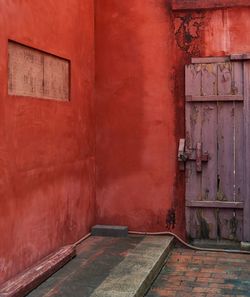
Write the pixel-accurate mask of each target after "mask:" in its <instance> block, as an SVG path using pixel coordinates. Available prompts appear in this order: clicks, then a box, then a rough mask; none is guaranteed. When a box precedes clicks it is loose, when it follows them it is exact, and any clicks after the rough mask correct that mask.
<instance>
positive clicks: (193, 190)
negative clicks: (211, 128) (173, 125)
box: [186, 103, 202, 238]
mask: <svg viewBox="0 0 250 297" xmlns="http://www.w3.org/2000/svg"><path fill="white" fill-rule="evenodd" d="M201 119H202V104H199V103H198V104H194V103H187V104H186V149H187V151H188V152H190V151H192V150H193V149H195V147H196V143H197V140H201V123H202V120H201ZM186 200H187V201H189V200H201V175H200V174H197V172H196V163H195V162H192V161H191V162H187V164H186ZM194 214H195V210H192V209H188V208H187V209H186V217H187V224H186V226H187V233H188V235H189V236H191V237H193V238H195V237H196V229H197V227H196V226H197V225H198V222H197V220H196V217H195V215H194Z"/></svg>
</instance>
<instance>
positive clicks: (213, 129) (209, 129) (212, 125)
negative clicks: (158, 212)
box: [201, 102, 217, 239]
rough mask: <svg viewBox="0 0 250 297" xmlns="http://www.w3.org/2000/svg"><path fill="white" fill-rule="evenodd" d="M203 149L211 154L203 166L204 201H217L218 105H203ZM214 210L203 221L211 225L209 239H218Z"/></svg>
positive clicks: (204, 213) (206, 210) (205, 211)
mask: <svg viewBox="0 0 250 297" xmlns="http://www.w3.org/2000/svg"><path fill="white" fill-rule="evenodd" d="M202 149H203V152H205V151H207V152H208V153H209V161H208V162H207V163H203V164H202V186H201V191H202V200H209V201H213V200H216V195H217V103H216V102H214V103H203V112H202ZM213 212H214V210H213V209H204V210H203V219H204V220H205V221H206V222H207V224H208V225H209V231H210V232H209V238H210V239H216V238H217V231H216V230H217V228H216V221H215V218H214V213H213Z"/></svg>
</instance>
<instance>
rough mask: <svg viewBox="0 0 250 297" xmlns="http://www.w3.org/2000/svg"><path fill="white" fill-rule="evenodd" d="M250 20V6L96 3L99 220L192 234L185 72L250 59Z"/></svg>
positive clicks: (130, 0)
mask: <svg viewBox="0 0 250 297" xmlns="http://www.w3.org/2000/svg"><path fill="white" fill-rule="evenodd" d="M175 2H178V1H177V0H176V1H175ZM191 2H192V1H188V0H187V1H186V2H185V3H186V4H187V7H186V8H190V3H191ZM212 2H214V1H209V0H207V1H206V5H210V6H208V7H210V8H211V6H212V5H211V4H212ZM243 2H244V1H243ZM243 2H242V3H243ZM178 3H181V1H179V2H178ZM203 4H204V2H203V1H200V4H199V1H197V2H196V4H195V8H204V7H203V6H202V5H203ZM243 4H245V6H247V4H246V1H245V2H244V3H243ZM199 5H201V7H199ZM220 5H221V6H223V5H222V2H220ZM225 5H226V6H234V5H237V6H239V5H238V4H237V3H235V1H232V2H230V0H227V1H225ZM188 6H189V7H188ZM182 8H183V9H184V8H185V7H182ZM249 16H250V9H249V7H241V8H240V7H234V8H227V9H225V8H220V9H216V10H213V9H209V10H207V9H201V10H200V9H198V10H189V9H187V10H181V11H179V10H176V11H172V8H171V1H166V0H157V1H155V0H152V1H140V0H138V1H133V0H128V1H120V0H96V33H95V36H96V110H97V111H96V115H97V117H96V119H97V129H96V131H97V138H96V139H97V150H96V156H97V165H96V168H97V222H99V223H109V224H126V225H127V224H128V226H129V228H130V229H137V230H140V231H145V230H147V231H162V230H171V231H174V232H176V233H178V234H181V235H183V236H184V233H185V208H184V204H185V202H184V199H185V197H184V193H185V181H184V176H183V173H181V172H180V171H179V170H178V164H177V161H176V159H177V147H178V141H179V138H180V137H183V136H184V65H185V64H187V63H190V58H191V57H193V56H200V57H202V56H212V55H216V56H221V55H226V54H231V53H238V52H250V37H249V36H248V35H247V33H246V32H248V31H249V29H250V17H249ZM173 213H174V214H175V225H173V216H171V214H173Z"/></svg>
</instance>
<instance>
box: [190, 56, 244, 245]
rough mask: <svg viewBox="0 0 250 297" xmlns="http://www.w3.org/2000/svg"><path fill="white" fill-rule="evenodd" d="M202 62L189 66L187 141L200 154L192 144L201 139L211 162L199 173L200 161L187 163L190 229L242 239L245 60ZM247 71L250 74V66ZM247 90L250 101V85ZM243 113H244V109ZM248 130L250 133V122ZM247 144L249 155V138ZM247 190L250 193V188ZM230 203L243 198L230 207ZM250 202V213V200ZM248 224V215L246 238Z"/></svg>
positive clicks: (196, 235) (193, 233)
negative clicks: (206, 63)
mask: <svg viewBox="0 0 250 297" xmlns="http://www.w3.org/2000/svg"><path fill="white" fill-rule="evenodd" d="M197 62H198V61H197ZM199 62H200V63H201V64H195V65H189V66H187V67H186V144H187V152H188V153H189V154H190V155H191V156H194V155H196V157H197V154H196V153H195V151H194V148H195V147H196V145H197V143H199V142H201V144H202V148H203V152H205V151H208V153H209V161H208V162H207V163H205V164H204V163H202V166H201V169H202V171H201V172H197V171H196V168H195V167H196V163H197V162H194V161H188V162H187V164H186V206H187V207H186V218H187V232H188V235H191V237H193V238H208V237H209V238H210V239H222V238H223V239H232V240H242V229H243V226H242V221H243V216H242V213H243V212H242V210H240V208H242V207H243V200H244V199H243V198H244V196H245V195H244V189H245V188H244V172H243V170H242V167H243V166H244V159H243V158H242V156H244V149H243V148H244V144H243V135H244V131H243V127H244V123H243V108H242V106H243V99H244V100H246V98H245V97H244V98H243V70H242V64H241V62H225V63H222V62H223V61H217V63H215V64H209V65H204V62H203V61H202V59H201V60H199ZM244 73H247V75H248V77H250V64H248V68H247V67H245V72H244ZM244 94H245V96H246V94H248V97H249V100H250V96H249V95H250V84H249V86H248V88H247V91H246V88H245V91H244ZM248 104H249V106H248V118H249V119H250V103H248ZM244 114H245V117H246V116H247V112H246V108H245V109H244ZM248 129H249V132H250V120H248ZM248 144H249V146H248V147H249V153H250V137H249V139H248ZM245 163H246V162H245ZM199 167H200V164H199ZM249 168H250V166H249ZM249 170H250V169H249ZM198 171H200V170H198ZM247 171H248V169H247V168H246V172H247ZM248 176H249V177H250V174H248ZM249 184H250V182H249ZM246 190H247V191H248V193H249V194H250V186H249V187H248V189H246ZM242 193H243V194H242ZM249 196H250V195H249ZM195 201H196V202H195ZM206 201H209V203H210V204H209V205H208V206H207V207H206V205H204V206H201V205H199V203H203V202H204V203H205V202H206ZM212 201H215V202H214V205H212V206H213V207H211V203H213V202H212ZM230 201H231V202H232V203H236V201H240V202H239V203H238V204H235V205H234V206H235V208H233V209H230V208H229V207H228V205H229V202H230ZM247 203H249V204H247V205H248V212H247V213H248V217H249V214H250V211H249V209H250V202H249V201H248V202H247ZM196 204H197V205H196ZM218 205H219V206H218ZM231 206H232V204H230V207H231ZM237 208H238V210H237ZM244 212H245V213H246V211H245V210H244ZM246 222H248V223H249V225H250V222H249V219H247V220H246V219H245V218H244V232H245V233H244V234H245V235H244V236H245V237H244V238H247V236H248V235H247V236H246V233H247V234H249V232H250V231H248V230H249V228H250V227H246ZM206 236H208V237H206ZM249 236H250V234H249Z"/></svg>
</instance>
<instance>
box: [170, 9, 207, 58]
mask: <svg viewBox="0 0 250 297" xmlns="http://www.w3.org/2000/svg"><path fill="white" fill-rule="evenodd" d="M204 18H205V16H204V13H192V14H191V13H181V14H176V15H175V17H174V27H175V39H176V42H177V45H178V46H179V48H181V49H182V50H183V51H184V52H186V53H187V54H188V55H192V56H199V55H200V47H201V46H200V42H201V37H202V32H203V30H204Z"/></svg>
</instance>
